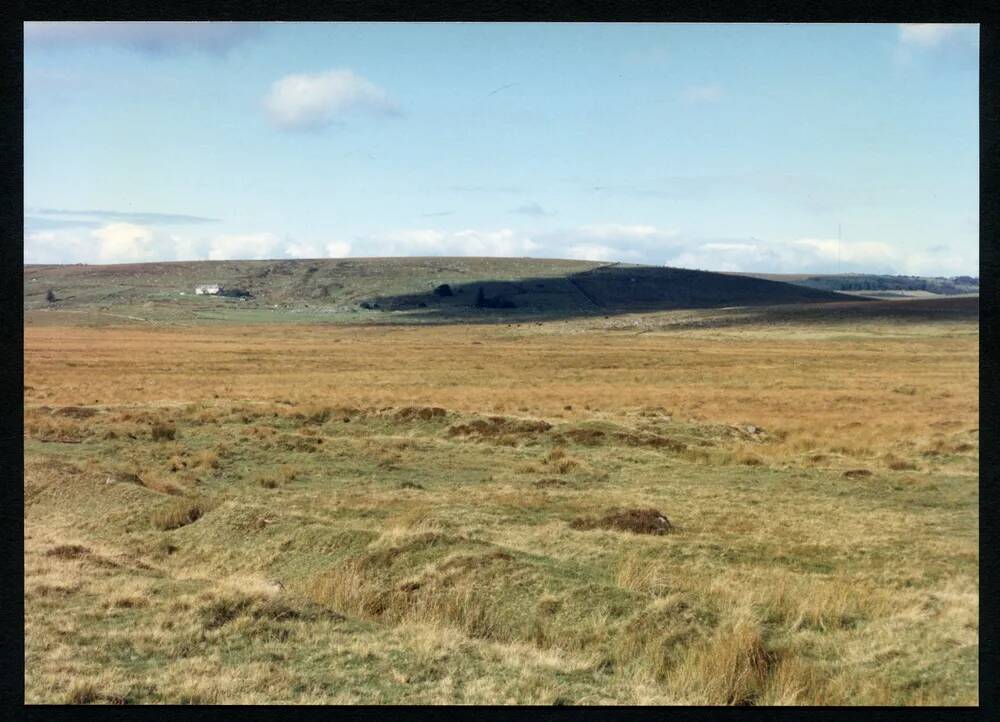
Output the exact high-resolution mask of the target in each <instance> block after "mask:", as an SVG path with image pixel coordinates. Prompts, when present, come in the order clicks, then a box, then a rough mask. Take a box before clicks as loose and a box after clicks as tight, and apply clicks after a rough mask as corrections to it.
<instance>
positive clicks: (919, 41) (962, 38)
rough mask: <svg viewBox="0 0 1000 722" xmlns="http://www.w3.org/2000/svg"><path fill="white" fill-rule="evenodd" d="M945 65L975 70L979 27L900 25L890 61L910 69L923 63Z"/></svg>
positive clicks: (967, 25)
mask: <svg viewBox="0 0 1000 722" xmlns="http://www.w3.org/2000/svg"><path fill="white" fill-rule="evenodd" d="M930 61H934V62H945V63H949V64H952V65H953V67H963V68H966V69H971V68H974V67H976V66H977V65H978V61H979V26H978V25H974V24H962V23H903V24H901V25H900V26H899V42H898V43H897V45H896V49H895V52H894V54H893V62H894V63H895V64H896V65H897V66H899V67H903V68H906V67H912V66H914V65H919V64H921V63H925V62H930Z"/></svg>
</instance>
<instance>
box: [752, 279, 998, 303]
mask: <svg viewBox="0 0 1000 722" xmlns="http://www.w3.org/2000/svg"><path fill="white" fill-rule="evenodd" d="M742 275H747V276H752V277H754V278H763V279H767V280H772V281H783V282H785V283H793V284H795V285H798V286H805V287H807V288H815V289H820V290H823V291H841V292H848V293H859V294H863V295H871V296H875V297H878V296H893V295H910V296H912V295H935V296H957V295H966V294H978V293H979V278H978V277H974V276H951V277H943V276H935V277H932V276H887V275H877V274H870V273H840V274H826V275H807V274H776V273H747V274H742ZM866 292H870V293H866ZM893 292H900V293H898V294H897V293H893Z"/></svg>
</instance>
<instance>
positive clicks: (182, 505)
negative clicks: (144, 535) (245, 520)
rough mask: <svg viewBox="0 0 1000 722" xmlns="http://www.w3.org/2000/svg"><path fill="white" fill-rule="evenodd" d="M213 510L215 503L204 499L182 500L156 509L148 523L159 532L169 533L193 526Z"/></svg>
mask: <svg viewBox="0 0 1000 722" xmlns="http://www.w3.org/2000/svg"><path fill="white" fill-rule="evenodd" d="M214 508H215V502H214V501H212V500H211V499H208V498H205V497H200V498H193V499H192V498H182V499H177V500H176V501H174V502H171V503H170V504H168V505H166V506H164V507H161V508H158V509H156V510H155V511H154V512H153V513H152V514H151V515H150V517H149V521H150V523H151V524H152V525H153V526H154V527H155V528H157V529H159V530H160V531H170V530H172V529H179V528H180V527H182V526H187V525H188V524H193V523H194V522H196V521H198V520H199V519H201V518H202V517H203V516H204V515H205V514H207V513H208V512H209V511H211V510H212V509H214Z"/></svg>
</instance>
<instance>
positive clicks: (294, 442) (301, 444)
mask: <svg viewBox="0 0 1000 722" xmlns="http://www.w3.org/2000/svg"><path fill="white" fill-rule="evenodd" d="M275 443H276V445H277V446H278V448H280V449H282V450H284V451H316V450H317V449H318V448H319V446H320V445H321V444H322V443H323V439H321V438H319V437H315V436H298V435H296V434H283V435H282V436H280V437H278V439H277V441H276V442H275Z"/></svg>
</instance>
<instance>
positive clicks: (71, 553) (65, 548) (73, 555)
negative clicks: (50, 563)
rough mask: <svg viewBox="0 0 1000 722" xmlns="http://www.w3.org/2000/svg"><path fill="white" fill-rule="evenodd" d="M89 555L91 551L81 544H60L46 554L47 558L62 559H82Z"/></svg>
mask: <svg viewBox="0 0 1000 722" xmlns="http://www.w3.org/2000/svg"><path fill="white" fill-rule="evenodd" d="M89 555H90V549H88V548H87V547H85V546H80V545H79V544H60V545H59V546H56V547H52V548H51V549H49V550H48V551H47V552H45V556H47V557H58V558H60V559H80V558H81V557H85V556H89Z"/></svg>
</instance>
